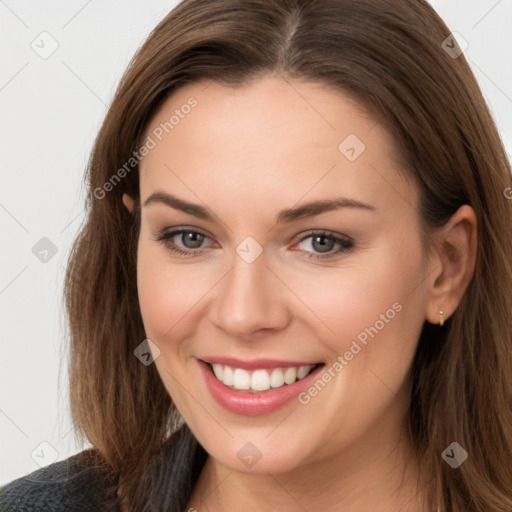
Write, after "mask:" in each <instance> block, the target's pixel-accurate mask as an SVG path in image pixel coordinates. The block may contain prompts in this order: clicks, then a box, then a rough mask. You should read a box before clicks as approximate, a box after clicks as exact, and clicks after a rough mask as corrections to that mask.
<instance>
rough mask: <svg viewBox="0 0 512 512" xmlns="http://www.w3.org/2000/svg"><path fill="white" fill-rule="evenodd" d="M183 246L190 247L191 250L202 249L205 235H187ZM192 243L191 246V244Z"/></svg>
mask: <svg viewBox="0 0 512 512" xmlns="http://www.w3.org/2000/svg"><path fill="white" fill-rule="evenodd" d="M182 240H183V245H185V247H188V248H189V249H197V248H198V247H201V244H202V242H203V235H201V234H200V233H190V232H189V233H187V234H186V236H185V237H184V238H183V236H182ZM189 242H190V244H189Z"/></svg>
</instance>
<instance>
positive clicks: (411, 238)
mask: <svg viewBox="0 0 512 512" xmlns="http://www.w3.org/2000/svg"><path fill="white" fill-rule="evenodd" d="M191 96H193V97H194V98H196V99H197V101H198V105H197V106H196V107H195V108H194V109H193V110H192V111H191V112H190V113H189V114H188V115H187V116H185V117H184V118H183V119H180V122H179V124H178V125H176V126H175V127H174V129H173V130H172V131H170V132H169V134H168V135H166V136H165V137H164V138H163V139H162V141H161V142H159V144H158V145H157V146H156V147H155V148H154V149H152V150H151V151H150V152H149V154H148V155H147V156H146V157H145V158H144V159H143V160H142V162H141V164H140V197H141V204H142V205H143V204H144V202H145V200H146V198H147V197H148V196H149V195H150V194H151V193H153V192H156V191H164V192H168V193H172V194H173V195H175V196H177V197H179V198H181V199H184V200H186V201H188V202H192V203H196V204H200V205H202V206H205V207H207V208H208V209H209V210H210V211H211V213H212V214H213V215H214V216H215V220H214V221H206V220H202V219H198V218H196V217H194V216H192V215H190V214H187V213H183V212H180V211H178V210H175V209H173V208H170V207H169V206H166V205H164V204H159V203H153V204H150V205H148V206H146V207H142V217H141V231H140V237H139V245H138V270H137V272H138V277H137V284H138V293H139V301H140V307H141V313H142V317H143V321H144V326H145V329H146V334H147V337H148V338H149V339H150V340H152V341H153V342H154V343H155V345H157V346H158V348H159V350H160V355H159V357H158V358H157V359H156V361H155V364H156V366H157V369H158V372H159V374H160V376H161V378H162V381H163V383H164V385H165V387H166V389H167V390H168V392H169V394H170V395H171V397H172V399H173V401H174V403H175V404H176V406H177V407H178V409H179V411H180V412H181V414H182V416H183V418H184V420H185V421H186V423H187V424H188V425H189V427H190V429H191V430H192V432H193V433H194V435H195V436H196V438H197V439H198V440H199V442H200V443H201V444H202V446H203V447H204V448H205V449H206V450H207V452H208V454H209V458H208V461H207V463H206V465H205V467H204V470H203V471H202V473H201V476H200V479H199V482H198V484H197V486H196V487H195V489H194V491H193V493H192V496H191V498H190V500H189V503H188V506H187V508H186V510H189V509H190V508H194V509H196V510H198V511H200V512H203V511H211V512H213V511H220V510H223V511H235V510H245V511H247V512H249V511H259V510H264V509H266V510H282V511H290V512H291V511H296V510H344V511H345V510H347V511H348V510H350V511H351V512H363V511H367V510H373V511H377V512H391V511H397V510H400V511H401V512H406V511H427V510H428V511H431V510H432V508H433V504H432V503H429V502H428V499H427V498H426V497H425V496H424V495H423V493H422V492H421V489H422V488H423V485H424V484H425V482H423V481H421V480H418V461H416V460H415V459H414V457H413V456H412V451H411V443H410V440H409V438H408V436H407V433H406V428H405V426H404V425H405V418H406V414H407V410H408V405H409V402H408V392H409V389H410V385H411V380H410V373H409V371H410V367H411V364H412V361H413V357H414V353H415V349H416V346H417V342H418V339H419V335H420V331H421V328H422V325H423V323H424V321H425V320H426V321H428V322H431V323H434V324H437V323H439V321H440V319H441V317H440V313H439V311H440V310H442V311H443V312H444V318H445V319H446V318H448V317H449V316H450V315H451V314H452V313H453V312H454V310H455V309H456V308H457V306H458V304H459V302H460V300H461V298H462V295H463V293H464V291H465V290H466V288H467V285H468V284H469V281H470V279H471V277H472V275H473V271H474V264H475V254H476V217H475V214H474V211H473V210H472V209H471V208H470V207H469V206H467V205H466V206H463V207H461V208H460V209H459V210H458V211H457V212H456V213H455V214H454V216H453V217H452V218H451V219H450V221H449V222H448V223H447V224H446V225H445V226H444V227H443V229H442V230H441V231H439V233H437V234H436V245H435V248H434V252H433V255H432V257H431V258H430V259H427V257H426V255H425V253H424V251H423V248H422V246H421V242H420V231H419V217H418V208H417V207H418V193H417V190H416V188H415V186H414V185H413V184H412V183H411V182H409V181H408V180H406V179H404V178H403V177H402V176H401V175H400V174H399V172H398V168H399V164H398V161H397V159H396V158H395V155H394V154H393V148H394V144H393V141H392V139H391V138H390V136H389V134H388V133H387V132H386V130H385V129H384V128H383V127H382V126H381V125H380V124H378V123H376V121H375V120H374V119H373V118H372V116H370V115H369V114H368V113H367V112H366V111H365V110H364V109H363V108H362V106H361V105H359V104H358V103H357V102H355V101H352V100H351V99H350V98H348V97H347V96H345V95H342V94H340V93H339V92H335V91H333V90H331V89H329V88H327V87H326V86H324V85H322V84H317V83H311V82H298V81H293V80H291V79H287V80H284V79H283V78H282V77H280V76H277V75H266V76H264V77H259V78H258V79H256V80H254V81H252V82H251V83H250V84H248V85H246V86H244V87H240V88H236V89H235V88H228V87H226V86H222V85H219V84H215V83H209V84H206V83H204V82H203V83H199V82H195V83H191V84H188V85H186V86H184V87H183V88H181V89H179V90H178V91H176V92H175V93H174V94H173V95H171V96H170V97H169V98H168V99H167V100H166V102H165V103H164V104H163V105H162V107H161V108H160V109H159V111H158V112H157V114H156V115H155V116H154V118H153V119H152V120H151V122H150V123H149V125H148V129H147V132H146V134H145V136H147V135H151V133H152V130H153V129H154V128H155V127H157V126H158V125H159V124H160V123H161V122H165V121H166V120H168V119H169V117H170V115H172V113H173V111H174V110H175V109H177V108H178V109H179V108H180V106H181V105H183V104H185V103H186V102H187V100H188V99H189V98H190V97H191ZM349 134H356V135H357V137H358V138H359V139H360V140H361V141H363V142H364V144H365V146H366V149H365V151H364V152H363V153H361V155H360V156H359V157H358V158H357V159H356V160H355V161H349V160H348V159H347V158H346V157H345V156H344V155H343V154H342V153H341V152H340V151H339V149H338V146H339V144H340V143H341V142H342V141H343V140H344V139H345V138H346V137H347V136H348V135H349ZM337 196H345V197H348V198H352V199H356V200H359V201H362V202H364V203H367V204H369V205H372V206H373V207H374V208H375V209H376V211H367V210H364V209H356V208H343V209H339V210H336V211H331V212H324V213H322V214H320V215H317V216H314V217H310V218H303V219H299V220H296V221H294V222H292V223H289V224H282V225H277V224H275V218H276V216H277V213H278V211H280V210H281V209H284V208H291V207H296V206H300V205H302V204H304V203H305V202H309V201H312V200H317V199H332V198H334V197H337ZM123 201H124V204H125V205H126V207H127V208H128V210H130V211H132V212H133V208H134V202H133V198H131V197H129V196H128V195H126V194H125V195H124V196H123ZM180 227H187V228H190V229H192V230H194V229H195V230H197V231H199V232H202V233H204V234H206V235H207V238H205V240H204V242H203V245H202V246H201V247H202V248H203V249H204V252H203V253H202V254H201V255H199V256H194V255H191V256H183V255H179V254H176V253H173V252H172V251H171V250H170V249H169V248H166V246H165V245H164V244H162V242H158V241H156V240H155V238H156V236H155V235H154V233H156V232H159V231H162V230H167V231H170V230H171V229H172V228H180ZM314 229H318V230H328V231H331V232H332V233H334V234H335V235H337V236H341V237H343V236H345V237H350V238H351V239H352V240H353V241H354V244H355V245H354V248H353V249H352V250H351V251H348V252H339V253H336V251H337V250H338V248H339V246H338V245H336V244H333V245H331V246H328V249H329V247H332V249H330V251H328V252H330V254H331V257H327V258H324V259H308V256H309V255H311V254H317V255H318V254H320V255H321V254H323V253H322V252H320V251H321V250H322V249H321V247H320V248H318V244H313V240H314V237H310V238H307V239H304V240H303V241H300V240H301V239H303V238H305V237H306V236H307V235H311V230H314ZM248 236H251V237H253V238H254V239H255V240H256V241H257V242H258V243H259V244H260V246H261V247H262V248H263V253H262V254H261V255H260V256H259V257H258V258H256V260H255V261H254V262H252V263H247V262H246V261H245V260H244V259H242V258H241V257H240V256H239V255H238V254H237V252H236V248H237V246H238V245H239V244H240V243H241V242H242V241H243V240H244V239H245V238H246V237H248ZM173 240H174V241H175V243H176V244H177V245H178V246H179V247H181V248H184V249H185V250H186V249H187V248H189V250H190V251H194V250H196V251H197V249H193V248H190V247H191V246H190V244H189V245H188V246H187V245H184V243H186V240H185V241H184V240H183V238H182V237H181V236H175V237H174V239H173ZM396 302H399V303H400V304H401V306H402V309H401V311H400V312H398V313H397V314H396V315H395V316H394V318H393V319H392V320H390V321H389V322H388V323H386V324H385V327H384V328H383V329H381V330H380V331H379V333H378V335H377V336H375V337H374V338H369V339H368V344H367V346H365V347H363V348H362V350H361V351H360V352H359V353H358V354H357V356H355V357H354V358H353V359H352V360H351V361H350V362H349V364H347V365H346V366H345V367H344V369H343V371H341V372H339V373H338V374H337V375H336V377H335V378H334V379H332V380H331V382H330V383H328V385H327V386H325V388H324V389H323V390H322V391H321V392H320V393H318V395H317V396H315V397H313V398H312V399H311V401H310V402H309V403H308V404H307V405H302V404H300V403H298V402H297V401H295V400H294V401H292V402H291V403H289V404H287V405H286V406H285V407H284V408H282V409H280V410H278V411H275V412H273V413H269V414H264V415H261V416H256V417H254V416H253V417H249V416H243V415H237V414H234V413H231V412H228V411H226V410H225V409H224V408H222V407H221V406H220V405H219V404H218V403H217V402H216V401H215V400H214V399H213V397H212V396H211V395H210V393H209V391H208V389H207V387H206V384H205V382H204V379H203V377H202V375H201V373H200V372H199V369H198V365H197V361H196V358H201V357H205V356H207V355H217V356H232V357H237V358H240V359H246V360H251V359H255V358H260V357H266V358H273V359H282V360H298V361H316V362H321V361H322V362H326V364H327V365H329V363H330V362H332V361H333V360H334V359H335V358H336V357H337V356H338V355H343V354H344V353H345V352H346V351H347V350H348V349H349V348H350V346H351V343H352V341H353V340H354V339H356V337H357V335H358V334H359V333H361V332H362V331H364V329H365V328H367V327H369V326H373V325H375V323H376V321H377V320H378V319H379V318H380V315H381V314H382V313H385V312H386V311H387V310H389V308H391V307H392V305H393V304H394V303H396ZM247 442H251V443H252V444H253V445H255V446H256V447H257V449H258V450H259V451H260V452H261V454H262V457H261V459H260V460H259V461H258V462H257V463H256V464H255V465H254V466H252V467H251V468H247V467H245V466H244V465H243V464H242V463H241V461H240V460H239V459H238V457H237V453H238V451H239V450H240V449H241V448H242V447H243V446H244V445H245V444H246V443H247ZM402 477H403V480H402ZM400 484H402V486H401V487H400Z"/></svg>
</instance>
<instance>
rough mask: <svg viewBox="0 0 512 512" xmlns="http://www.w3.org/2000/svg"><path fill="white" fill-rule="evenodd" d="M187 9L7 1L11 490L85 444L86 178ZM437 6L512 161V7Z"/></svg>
mask: <svg viewBox="0 0 512 512" xmlns="http://www.w3.org/2000/svg"><path fill="white" fill-rule="evenodd" d="M176 3H177V2H176V1H163V0H151V1H147V2H142V1H139V2H136V1H135V0H130V1H123V2H121V1H114V0H107V1H105V0H103V1H99V0H89V1H86V0H73V1H67V2H57V1H56V0H51V1H46V2H43V1H40V2H38V1H36V0H32V1H15V0H6V1H2V0H0V24H1V29H0V48H1V57H0V59H1V60H0V62H1V63H2V65H1V69H0V106H1V116H2V117H1V119H2V125H1V126H2V132H1V135H0V154H1V159H2V160H1V163H2V165H1V168H0V169H1V173H2V176H1V177H2V186H1V188H0V229H1V237H2V250H1V251H0V269H1V271H0V311H1V317H0V318H1V324H0V485H1V484H3V483H6V482H8V481H11V480H12V479H14V478H16V477H19V476H22V475H24V474H27V473H29V472H32V471H34V470H36V469H38V468H39V467H40V466H45V465H48V464H50V463H51V462H54V461H55V460H61V459H64V458H66V457H68V456H70V455H72V454H74V453H76V452H78V451H80V450H81V449H83V448H84V447H82V446H77V445H75V443H74V439H73V432H72V430H71V423H70V420H69V412H68V407H67V371H66V358H65V349H66V347H65V339H64V325H65V321H66V319H65V317H64V314H63V311H64V310H63V305H62V291H61V290H62V281H63V276H64V267H65V262H66V259H67V256H68V253H69V249H70V246H71V242H72V240H73V238H74V237H75V235H76V233H77V232H78V229H79V227H80V226H81V224H82V222H83V221H84V217H85V216H84V209H83V207H84V197H85V194H84V186H83V172H84V169H85V165H86V162H87V159H88V155H89V151H90V149H91V146H92V143H93V140H94V137H95V134H96V132H97V130H98V129H99V127H100V123H101V121H102V119H103V116H104V115H105V113H106V110H107V106H108V104H109V103H110V100H111V98H112V96H113V93H114V91H115V88H116V86H117V84H118V81H119V79H120V77H121V75H122V73H123V71H124V69H125V67H126V66H127V64H128V62H129V60H130V58H131V56H132V55H133V54H134V52H135V50H136V49H137V48H138V46H139V45H140V44H141V43H142V42H143V40H144V39H145V38H146V37H147V35H148V34H149V32H150V31H151V29H152V28H153V27H154V26H155V25H156V24H157V23H158V21H160V19H162V18H163V17H164V16H165V14H166V13H167V12H168V11H169V10H170V9H172V7H174V6H175V5H176ZM432 4H433V5H434V7H435V8H436V9H437V10H438V12H439V13H440V14H441V16H442V17H443V19H444V20H445V21H446V22H447V24H448V26H449V27H450V29H451V30H452V31H454V32H458V33H459V34H461V35H462V37H463V38H464V39H465V40H466V41H467V42H468V43H469V47H468V49H467V50H466V52H465V54H466V57H467V58H468V59H469V62H470V64H471V66H472V68H473V70H474V71H475V74H476V76H477V78H478V80H479V82H480V84H481V87H482V89H483V92H484V95H485V97H486V99H487V101H488V103H489V105H490V107H491V109H492V111H493V113H494V116H495V119H496V121H497V124H498V128H499V129H500V131H501V133H502V135H503V139H504V142H505V144H506V147H507V149H508V152H509V154H510V153H512V32H511V31H510V26H512V1H511V0H500V1H497V0H470V1H467V0H436V1H433V2H432ZM44 31H46V32H48V33H49V34H51V37H52V38H53V39H55V40H56V41H57V43H58V48H57V50H56V51H55V52H54V53H53V54H52V55H51V56H49V57H48V58H47V59H43V58H41V57H40V56H39V55H38V54H37V53H36V52H35V51H34V50H33V49H32V47H31V44H32V42H33V41H35V43H33V44H34V45H39V47H40V48H41V50H39V51H43V48H42V46H43V44H44V48H45V49H48V48H50V44H51V41H50V39H48V37H49V36H40V34H41V33H42V32H44ZM42 37H46V38H47V39H45V40H44V41H45V42H44V43H41V38H42ZM440 44H441V41H440ZM43 237H47V238H49V239H50V240H51V241H52V242H53V244H55V246H56V248H57V253H56V254H55V256H53V257H52V258H49V260H48V261H47V262H46V263H44V262H41V261H40V260H39V259H38V258H37V257H36V256H35V255H34V254H33V252H32V247H33V246H34V245H35V244H36V243H37V242H38V241H39V240H40V239H41V238H43ZM59 375H60V378H59ZM41 443H43V444H41Z"/></svg>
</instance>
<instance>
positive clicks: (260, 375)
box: [203, 361, 324, 393]
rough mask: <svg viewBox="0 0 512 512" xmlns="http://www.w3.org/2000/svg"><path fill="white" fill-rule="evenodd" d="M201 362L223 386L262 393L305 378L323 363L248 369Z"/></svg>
mask: <svg viewBox="0 0 512 512" xmlns="http://www.w3.org/2000/svg"><path fill="white" fill-rule="evenodd" d="M203 362H204V363H206V365H207V366H208V367H209V369H210V371H211V373H213V375H214V376H215V378H216V379H217V380H218V381H219V382H221V383H222V384H224V386H226V387H228V388H230V389H232V390H238V391H246V392H249V393H262V392H265V391H270V390H273V389H278V388H282V387H285V386H289V385H291V384H294V383H295V382H298V381H300V380H302V379H304V378H306V377H307V376H308V375H310V374H311V373H313V372H314V371H315V370H316V369H317V368H319V367H320V366H323V365H324V363H314V364H302V365H290V366H288V365H283V366H276V367H271V368H268V367H261V368H258V367H255V368H252V369H249V368H240V367H237V366H236V365H234V364H230V365H228V364H222V363H211V362H207V361H203ZM239 366H242V365H239ZM244 366H245V365H244ZM262 366H263V365H262Z"/></svg>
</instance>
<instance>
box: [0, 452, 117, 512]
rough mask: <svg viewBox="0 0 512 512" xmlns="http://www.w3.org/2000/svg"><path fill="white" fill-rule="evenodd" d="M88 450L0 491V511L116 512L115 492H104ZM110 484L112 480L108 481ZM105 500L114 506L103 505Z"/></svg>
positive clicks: (31, 474)
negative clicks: (110, 501)
mask: <svg viewBox="0 0 512 512" xmlns="http://www.w3.org/2000/svg"><path fill="white" fill-rule="evenodd" d="M89 452H90V450H84V451H82V452H80V453H77V454H76V455H72V456H71V457H69V458H67V459H65V460H61V461H58V462H54V463H53V464H50V465H49V466H46V467H44V468H41V469H38V470H36V471H34V472H32V473H30V474H28V475H25V476H23V477H21V478H18V479H16V480H13V481H12V482H10V483H8V484H7V485H5V486H3V487H1V488H0V512H11V511H12V512H64V511H65V512H93V511H94V512H98V511H107V510H109V511H110V512H119V510H120V509H119V507H118V505H117V504H116V503H115V502H116V493H115V490H113V491H112V492H110V494H108V493H107V492H106V491H105V490H104V484H105V483H107V480H106V479H105V478H104V473H103V470H100V469H99V468H97V467H95V466H94V464H91V462H90V459H89V457H88V456H87V455H89ZM108 483H111V484H114V485H115V481H108ZM107 498H110V500H112V502H113V503H114V505H113V506H112V507H110V508H109V507H108V506H107Z"/></svg>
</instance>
